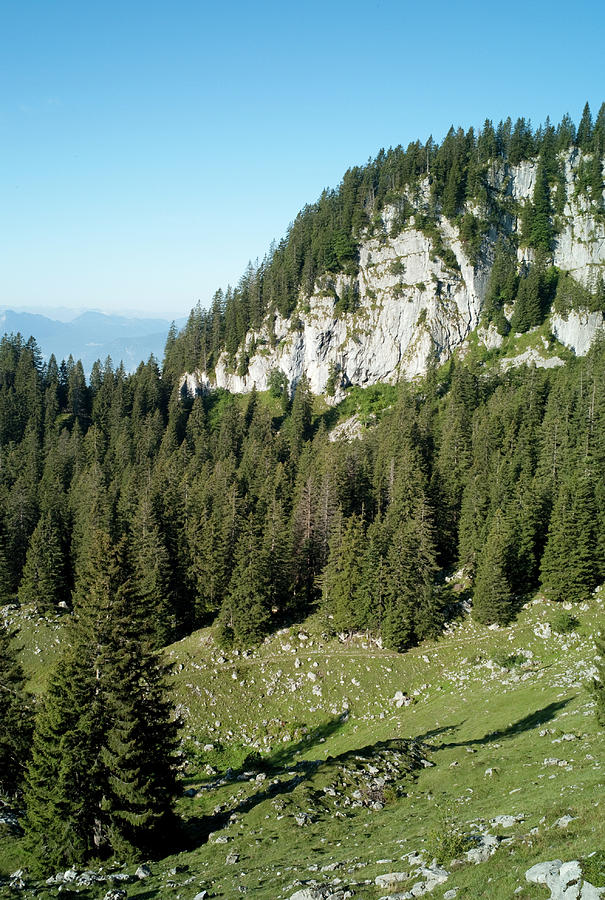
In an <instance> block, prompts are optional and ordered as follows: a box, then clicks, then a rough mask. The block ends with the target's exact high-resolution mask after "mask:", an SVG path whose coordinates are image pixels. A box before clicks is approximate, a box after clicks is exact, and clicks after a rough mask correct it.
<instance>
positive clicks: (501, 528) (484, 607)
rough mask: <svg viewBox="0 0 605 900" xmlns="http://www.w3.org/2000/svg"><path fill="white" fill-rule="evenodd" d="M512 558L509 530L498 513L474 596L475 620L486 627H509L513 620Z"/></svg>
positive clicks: (478, 575) (478, 569) (480, 560)
mask: <svg viewBox="0 0 605 900" xmlns="http://www.w3.org/2000/svg"><path fill="white" fill-rule="evenodd" d="M510 554H511V535H510V527H509V525H508V523H507V522H506V520H505V518H504V515H503V514H502V512H501V511H500V510H497V511H496V513H495V515H494V518H493V521H492V524H491V527H490V530H489V533H488V536H487V541H486V543H485V548H484V550H483V552H482V553H481V556H480V558H479V564H478V566H477V578H476V580H475V590H474V592H473V616H474V617H475V619H477V621H478V622H481V623H482V624H483V625H491V624H492V623H497V624H498V625H506V624H507V623H508V622H509V621H510V620H511V618H512V612H513V595H512V591H511V585H510V577H509V566H510Z"/></svg>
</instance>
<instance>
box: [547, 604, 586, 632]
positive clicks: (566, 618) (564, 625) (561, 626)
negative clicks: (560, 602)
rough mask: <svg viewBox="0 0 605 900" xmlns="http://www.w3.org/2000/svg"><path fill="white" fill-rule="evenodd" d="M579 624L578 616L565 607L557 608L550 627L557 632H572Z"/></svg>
mask: <svg viewBox="0 0 605 900" xmlns="http://www.w3.org/2000/svg"><path fill="white" fill-rule="evenodd" d="M578 625H579V622H578V620H577V619H576V617H575V616H574V615H572V614H571V613H570V612H567V610H565V609H558V610H556V611H555V612H554V613H553V615H552V617H551V620H550V627H551V628H552V630H553V631H555V632H556V633H557V634H570V633H571V632H572V631H575V630H576V629H577V627H578Z"/></svg>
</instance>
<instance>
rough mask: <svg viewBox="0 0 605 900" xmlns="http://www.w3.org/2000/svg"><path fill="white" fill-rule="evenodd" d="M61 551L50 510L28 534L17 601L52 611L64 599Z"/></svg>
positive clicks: (41, 609) (39, 610) (41, 610)
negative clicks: (27, 545)
mask: <svg viewBox="0 0 605 900" xmlns="http://www.w3.org/2000/svg"><path fill="white" fill-rule="evenodd" d="M63 573H64V561H63V552H62V548H61V542H60V540H59V532H58V528H57V526H56V524H55V522H54V521H53V518H52V516H51V515H50V514H49V513H45V514H44V515H43V516H42V517H41V518H40V520H39V522H38V524H37V525H36V528H35V529H34V533H33V534H32V536H31V539H30V542H29V547H28V550H27V556H26V557H25V566H24V567H23V577H22V579H21V584H20V585H19V603H23V604H30V603H31V604H33V605H34V606H35V607H36V609H37V610H38V612H40V613H45V612H52V611H54V610H56V608H57V604H58V603H59V602H60V601H61V600H65V580H64V577H63Z"/></svg>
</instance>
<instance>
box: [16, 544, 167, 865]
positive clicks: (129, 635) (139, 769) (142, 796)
mask: <svg viewBox="0 0 605 900" xmlns="http://www.w3.org/2000/svg"><path fill="white" fill-rule="evenodd" d="M66 646H67V648H68V649H67V650H66V652H65V655H64V658H63V659H62V661H61V663H60V664H59V666H58V668H57V670H56V672H55V674H54V675H53V676H52V678H51V680H50V684H49V688H48V692H47V695H46V697H45V700H44V703H43V705H42V708H41V710H40V712H39V715H38V716H37V719H36V726H35V730H34V740H33V751H32V759H31V762H30V764H29V769H28V776H27V787H26V805H27V823H26V834H27V839H28V843H29V847H30V849H31V852H32V854H33V856H34V858H35V860H36V861H37V865H38V868H39V870H40V871H48V870H49V869H50V868H56V867H58V866H60V865H65V864H71V865H74V864H80V863H82V862H84V861H85V860H87V859H89V858H90V857H91V856H92V855H100V854H108V853H109V852H111V851H112V850H113V851H114V852H117V853H119V854H120V855H121V856H122V857H123V858H136V857H138V856H139V855H141V854H145V855H146V854H148V853H149V852H150V851H151V850H152V849H153V847H154V846H155V845H156V842H157V840H158V837H159V835H160V834H161V832H162V828H163V827H164V826H165V825H166V823H167V821H168V818H169V815H170V808H171V803H172V798H173V795H174V785H175V781H174V771H175V770H174V765H175V763H174V741H175V724H174V722H173V721H172V720H171V718H170V710H169V706H168V700H167V695H166V688H165V683H164V679H165V667H164V666H163V664H161V663H160V661H159V660H158V659H157V657H156V655H155V652H154V646H155V632H154V629H153V625H152V623H151V621H150V616H149V610H148V609H147V608H146V607H145V605H144V603H142V602H141V600H140V599H139V598H138V597H136V595H135V593H134V591H133V587H132V580H131V579H130V577H129V571H128V563H127V560H126V558H125V556H124V551H123V549H122V550H121V551H115V550H113V549H112V548H111V545H110V542H109V538H108V536H107V535H106V534H104V533H103V532H97V533H95V534H94V535H93V537H92V546H91V548H90V554H89V556H88V557H87V560H86V562H85V564H84V567H83V569H82V570H81V571H80V572H79V576H78V582H77V589H76V595H75V611H74V621H73V625H72V627H71V633H70V635H69V641H68V642H67V644H66Z"/></svg>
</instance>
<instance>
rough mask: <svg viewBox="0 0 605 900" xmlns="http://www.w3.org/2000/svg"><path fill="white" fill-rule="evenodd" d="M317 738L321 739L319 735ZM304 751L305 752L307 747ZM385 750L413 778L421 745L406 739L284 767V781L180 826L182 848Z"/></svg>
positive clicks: (265, 784) (264, 785)
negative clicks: (400, 757)
mask: <svg viewBox="0 0 605 900" xmlns="http://www.w3.org/2000/svg"><path fill="white" fill-rule="evenodd" d="M340 719H342V716H338V717H336V723H338V721H339V720H340ZM330 723H332V727H333V730H336V729H335V728H334V724H335V723H334V720H329V722H328V723H326V725H329V724H330ZM337 727H338V726H337ZM317 732H320V728H318V729H315V733H317ZM324 734H325V731H324ZM319 736H321V734H320V735H319ZM315 739H316V741H317V740H318V739H319V737H318V736H317V734H315ZM306 749H308V745H307V748H306ZM385 751H396V752H399V753H405V754H406V756H407V760H406V763H405V765H404V766H402V772H404V773H406V774H407V775H410V776H412V775H413V773H414V772H415V770H417V769H419V768H420V765H421V759H422V757H423V751H422V746H421V745H420V744H419V743H418V741H416V740H407V739H404V738H394V739H392V740H389V741H379V742H377V743H376V744H371V745H369V746H367V747H361V748H355V749H353V750H347V751H346V752H345V753H341V754H340V755H339V756H328V757H326V759H315V760H301V761H299V762H297V763H295V764H294V765H292V766H286V768H285V769H282V770H281V774H282V775H287V777H286V778H284V779H282V780H278V778H277V777H275V780H273V781H271V782H269V783H267V782H262V787H261V788H260V790H259V791H257V792H256V793H254V794H252V795H251V796H249V797H246V798H245V799H243V800H240V801H239V802H237V803H235V804H234V805H233V806H230V807H229V806H228V808H227V809H225V810H220V811H217V812H214V813H213V814H212V815H205V816H197V817H191V818H189V819H187V820H186V821H184V822H183V823H182V826H181V827H182V840H181V846H182V844H183V843H184V844H186V845H187V846H186V849H194V848H195V847H199V846H200V845H201V844H204V843H206V842H207V841H208V838H209V836H210V834H211V833H212V832H215V831H220V830H221V829H222V828H225V827H226V826H227V825H228V824H229V822H230V821H231V817H232V816H237V817H239V816H241V815H245V814H246V813H248V812H250V811H251V810H252V809H254V808H255V807H256V806H258V805H259V804H260V803H263V802H264V801H265V800H270V799H275V798H276V797H279V796H284V795H286V794H291V793H292V791H293V790H294V789H295V788H296V787H298V786H299V785H300V784H303V783H304V782H307V783H308V789H309V791H310V792H311V794H310V796H312V795H313V794H314V793H315V792H316V790H317V787H316V786H314V785H313V782H312V779H313V776H314V775H315V774H316V773H317V772H319V771H320V770H321V771H322V774H329V773H330V772H332V777H334V778H335V779H337V777H338V774H339V773H340V772H342V771H343V768H345V767H347V766H349V765H353V766H354V765H356V764H358V763H360V762H361V763H362V765H363V764H364V763H368V764H371V762H372V759H373V757H374V756H375V755H376V754H379V753H382V752H385ZM279 773H280V770H278V769H274V770H273V772H272V774H273V775H274V776H277V775H278V774H279ZM320 793H321V792H320Z"/></svg>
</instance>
